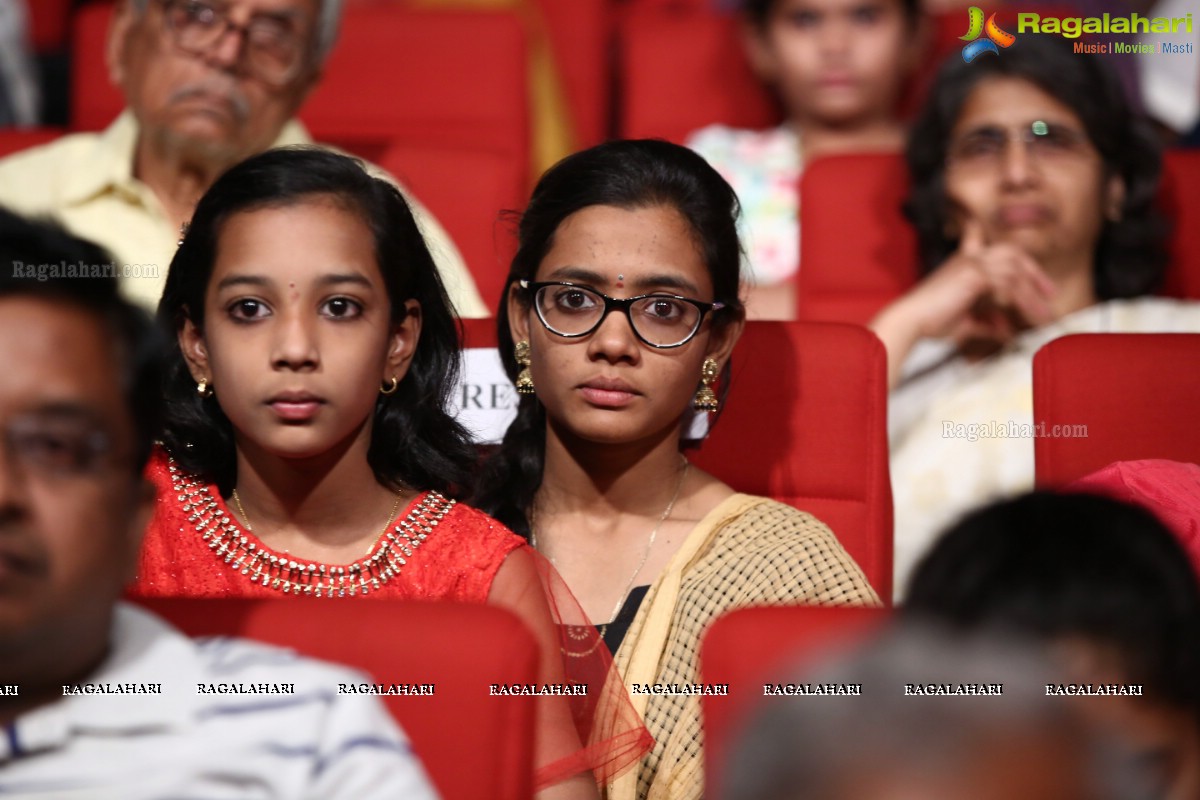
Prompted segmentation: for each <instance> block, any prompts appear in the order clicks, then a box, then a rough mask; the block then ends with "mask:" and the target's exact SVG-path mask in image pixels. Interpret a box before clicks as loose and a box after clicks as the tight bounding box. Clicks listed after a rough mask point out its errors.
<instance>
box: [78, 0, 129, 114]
mask: <svg viewBox="0 0 1200 800" xmlns="http://www.w3.org/2000/svg"><path fill="white" fill-rule="evenodd" d="M112 14H113V4H112V3H110V2H93V3H88V4H87V5H85V6H83V7H82V8H80V9H79V10H78V11H76V12H75V15H74V17H73V18H72V20H71V128H72V129H73V130H77V131H97V130H100V129H102V128H104V127H106V126H107V125H108V124H109V123H110V122H112V121H113V119H114V118H115V117H116V116H117V114H120V113H121V110H122V109H123V108H124V107H125V99H124V98H123V97H122V96H121V90H120V89H118V88H117V87H116V86H114V85H113V84H112V82H111V81H109V79H108V68H107V66H106V65H105V64H106V62H105V55H104V43H105V40H106V39H107V38H108V23H109V20H111V19H112Z"/></svg>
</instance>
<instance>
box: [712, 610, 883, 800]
mask: <svg viewBox="0 0 1200 800" xmlns="http://www.w3.org/2000/svg"><path fill="white" fill-rule="evenodd" d="M887 616H888V615H887V612H886V611H883V610H881V609H877V608H855V607H822V606H763V607H759V608H742V609H738V610H736V611H731V612H729V613H728V614H725V615H723V616H721V617H720V618H718V619H717V620H716V621H715V622H713V624H712V625H710V626H709V628H708V630H707V631H706V632H705V634H704V638H703V641H702V642H701V645H700V680H701V681H702V682H703V683H705V684H714V683H716V684H728V685H729V694H728V696H718V695H704V696H702V698H701V709H702V712H703V715H704V717H703V718H704V739H705V742H704V775H705V785H706V786H708V787H709V792H710V794H711V793H715V792H716V790H717V787H719V786H720V785H721V784H720V781H721V774H722V770H723V768H724V765H725V762H726V760H727V759H728V758H729V754H730V748H731V747H732V746H733V745H734V744H735V743H736V741H737V735H738V733H739V729H740V728H741V726H742V724H743V723H744V721H745V719H746V717H747V715H749V714H751V713H752V712H753V711H754V710H755V708H756V707H757V706H758V704H759V703H761V702H763V700H762V697H763V684H764V683H767V682H776V681H780V680H786V679H787V678H788V677H791V675H790V674H789V673H793V674H794V673H795V672H797V671H800V670H802V669H803V668H804V665H805V664H806V663H807V662H810V661H812V660H814V659H818V658H821V657H823V656H827V655H828V654H829V653H830V651H831V650H833V649H835V648H838V647H842V646H847V645H850V644H852V643H853V642H855V641H857V640H859V639H862V638H864V637H865V636H867V635H868V634H869V633H871V632H872V631H874V630H875V629H876V628H877V627H878V626H880V625H882V624H883V622H884V621H885V620H886V619H887ZM781 673H783V674H781ZM848 699H849V698H848ZM847 746H852V745H851V744H850V743H847Z"/></svg>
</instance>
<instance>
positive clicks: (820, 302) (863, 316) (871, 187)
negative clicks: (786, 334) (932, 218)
mask: <svg viewBox="0 0 1200 800" xmlns="http://www.w3.org/2000/svg"><path fill="white" fill-rule="evenodd" d="M907 194H908V172H907V169H906V167H905V166H904V159H903V157H902V156H900V155H898V154H896V155H893V154H869V155H868V154H863V155H845V156H829V157H827V158H818V159H816V160H815V161H813V162H812V163H811V164H809V165H808V166H806V167H805V170H804V174H803V175H802V176H801V178H800V265H801V266H800V272H799V275H798V277H797V282H798V287H797V289H798V290H797V294H798V301H797V316H798V318H800V319H808V320H829V321H839V322H854V323H859V324H865V323H867V322H869V321H870V320H871V318H872V317H873V316H874V315H875V314H876V313H877V312H878V311H879V310H880V309H882V308H883V307H884V306H886V305H887V304H888V303H890V302H891V301H893V300H895V299H896V298H898V297H899V296H900V295H902V294H904V292H906V291H908V290H909V289H910V288H912V286H913V284H914V283H915V282H916V280H917V239H916V233H915V232H914V231H913V228H912V226H911V225H910V224H909V223H908V221H907V220H906V219H905V218H904V215H903V214H902V212H901V210H900V209H901V204H902V203H903V202H904V199H905V197H906V196H907Z"/></svg>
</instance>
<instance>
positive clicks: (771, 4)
mask: <svg viewBox="0 0 1200 800" xmlns="http://www.w3.org/2000/svg"><path fill="white" fill-rule="evenodd" d="M780 2H782V0H744V1H743V2H742V4H741V11H742V14H743V15H744V16H745V17H746V19H747V20H749V21H750V22H751V23H753V24H754V25H756V26H757V27H759V28H765V27H766V26H767V22H768V21H769V20H770V18H771V12H772V11H774V10H775V9H776V8H777V7H778V6H779V4H780ZM900 2H901V5H903V6H904V16H905V18H906V19H907V20H908V24H909V25H910V26H911V25H915V24H916V23H917V20H918V19H920V18H921V4H920V2H919V1H918V0H900Z"/></svg>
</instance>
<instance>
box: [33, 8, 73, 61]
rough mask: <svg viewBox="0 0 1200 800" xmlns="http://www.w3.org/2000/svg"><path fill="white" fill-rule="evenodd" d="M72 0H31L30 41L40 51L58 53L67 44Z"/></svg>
mask: <svg viewBox="0 0 1200 800" xmlns="http://www.w3.org/2000/svg"><path fill="white" fill-rule="evenodd" d="M71 3H72V0H30V2H28V3H26V4H25V6H26V8H28V9H29V41H30V43H31V44H32V45H33V49H34V51H36V52H38V53H57V52H60V51H62V50H63V49H64V48H65V47H66V44H67V24H68V20H69V18H70V16H71Z"/></svg>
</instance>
